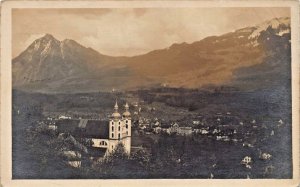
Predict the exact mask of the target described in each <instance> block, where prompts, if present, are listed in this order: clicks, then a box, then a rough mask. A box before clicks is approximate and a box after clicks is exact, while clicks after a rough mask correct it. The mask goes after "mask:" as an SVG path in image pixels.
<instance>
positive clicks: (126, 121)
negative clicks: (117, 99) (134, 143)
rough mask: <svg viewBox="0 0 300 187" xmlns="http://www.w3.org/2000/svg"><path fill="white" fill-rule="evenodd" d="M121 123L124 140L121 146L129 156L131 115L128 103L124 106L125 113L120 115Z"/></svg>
mask: <svg viewBox="0 0 300 187" xmlns="http://www.w3.org/2000/svg"><path fill="white" fill-rule="evenodd" d="M122 121H123V124H124V131H123V133H124V137H126V138H124V140H123V145H124V147H125V151H126V152H127V153H128V154H129V153H130V149H131V114H130V112H129V105H128V103H126V104H125V112H124V113H123V115H122Z"/></svg>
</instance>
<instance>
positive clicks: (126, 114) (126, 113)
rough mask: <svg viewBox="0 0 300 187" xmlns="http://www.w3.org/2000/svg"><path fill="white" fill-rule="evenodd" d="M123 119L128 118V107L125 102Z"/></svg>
mask: <svg viewBox="0 0 300 187" xmlns="http://www.w3.org/2000/svg"><path fill="white" fill-rule="evenodd" d="M123 117H124V118H128V117H130V112H129V105H128V103H127V102H126V104H125V112H124V113H123Z"/></svg>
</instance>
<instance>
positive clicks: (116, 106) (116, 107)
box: [114, 99, 119, 112]
mask: <svg viewBox="0 0 300 187" xmlns="http://www.w3.org/2000/svg"><path fill="white" fill-rule="evenodd" d="M114 109H115V112H118V109H119V106H118V101H117V99H116V104H115V107H114Z"/></svg>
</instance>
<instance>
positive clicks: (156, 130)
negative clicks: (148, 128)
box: [153, 127, 161, 134]
mask: <svg viewBox="0 0 300 187" xmlns="http://www.w3.org/2000/svg"><path fill="white" fill-rule="evenodd" d="M153 131H154V132H155V133H156V134H159V133H160V132H161V127H154V128H153Z"/></svg>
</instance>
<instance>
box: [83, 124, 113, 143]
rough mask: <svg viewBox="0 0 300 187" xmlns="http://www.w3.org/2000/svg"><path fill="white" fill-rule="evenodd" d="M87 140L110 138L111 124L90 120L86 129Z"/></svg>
mask: <svg viewBox="0 0 300 187" xmlns="http://www.w3.org/2000/svg"><path fill="white" fill-rule="evenodd" d="M85 137H86V138H99V139H108V138H109V122H108V121H100V120H88V122H87V124H86V127H85Z"/></svg>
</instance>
